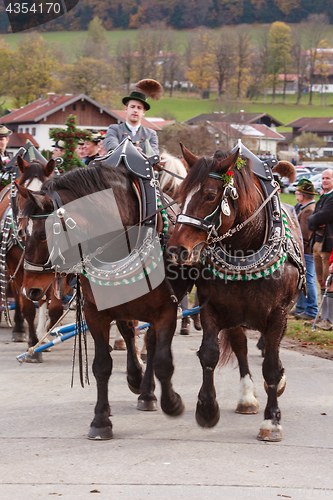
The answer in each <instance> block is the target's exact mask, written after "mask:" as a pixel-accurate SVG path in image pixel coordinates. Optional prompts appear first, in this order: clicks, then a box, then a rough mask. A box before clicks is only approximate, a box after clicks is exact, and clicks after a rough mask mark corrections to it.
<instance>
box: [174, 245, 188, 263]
mask: <svg viewBox="0 0 333 500" xmlns="http://www.w3.org/2000/svg"><path fill="white" fill-rule="evenodd" d="M176 255H177V261H178V263H179V264H186V262H188V260H189V256H190V253H189V251H188V250H187V249H186V248H185V247H179V248H178V249H177V251H176Z"/></svg>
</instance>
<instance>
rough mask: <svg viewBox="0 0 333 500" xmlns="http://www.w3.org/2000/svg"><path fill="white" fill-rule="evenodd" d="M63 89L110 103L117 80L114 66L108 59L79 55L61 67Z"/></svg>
mask: <svg viewBox="0 0 333 500" xmlns="http://www.w3.org/2000/svg"><path fill="white" fill-rule="evenodd" d="M61 76H62V87H63V91H65V92H71V93H82V94H86V95H87V96H89V97H91V98H93V99H96V100H98V101H99V102H101V103H104V104H109V105H110V104H111V103H112V98H113V97H114V96H115V91H114V88H117V81H116V76H115V72H114V68H113V66H112V65H111V64H109V63H108V61H105V60H103V59H97V60H95V59H93V58H90V57H81V58H80V59H79V60H78V61H77V62H76V63H74V64H67V65H65V66H64V67H63V69H62V73H61Z"/></svg>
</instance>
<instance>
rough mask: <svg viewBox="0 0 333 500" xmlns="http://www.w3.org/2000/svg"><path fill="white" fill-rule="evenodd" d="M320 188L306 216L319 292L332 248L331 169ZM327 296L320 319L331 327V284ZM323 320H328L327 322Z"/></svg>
mask: <svg viewBox="0 0 333 500" xmlns="http://www.w3.org/2000/svg"><path fill="white" fill-rule="evenodd" d="M322 188H323V191H324V193H323V194H322V195H321V197H320V198H319V201H318V202H317V203H316V207H315V210H314V212H313V214H312V215H310V216H309V217H308V221H307V224H308V228H309V229H310V230H311V231H313V232H314V237H313V258H314V263H315V268H316V274H317V280H318V281H319V284H320V288H321V294H322V296H323V294H324V290H325V282H326V279H327V277H328V276H329V274H330V272H329V260H330V255H331V252H332V250H333V170H331V169H327V170H325V171H324V172H323V174H322ZM328 292H329V293H328V294H327V298H326V299H325V302H324V303H323V307H322V312H321V319H322V320H323V322H321V323H323V324H320V325H319V326H320V327H321V328H323V327H324V329H332V326H331V325H332V324H333V286H331V287H330V289H329V291H328ZM325 320H328V322H327V321H326V323H325Z"/></svg>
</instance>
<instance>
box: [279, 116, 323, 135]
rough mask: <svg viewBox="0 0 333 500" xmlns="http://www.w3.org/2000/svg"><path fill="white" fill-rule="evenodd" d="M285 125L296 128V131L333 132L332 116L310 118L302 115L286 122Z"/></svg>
mask: <svg viewBox="0 0 333 500" xmlns="http://www.w3.org/2000/svg"><path fill="white" fill-rule="evenodd" d="M286 127H292V128H296V129H297V132H329V133H332V132H333V116H332V117H323V118H312V117H307V116H302V117H301V118H298V119H297V120H294V121H293V122H290V123H288V125H286Z"/></svg>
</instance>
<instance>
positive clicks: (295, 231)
mask: <svg viewBox="0 0 333 500" xmlns="http://www.w3.org/2000/svg"><path fill="white" fill-rule="evenodd" d="M183 153H184V157H185V159H186V161H187V163H188V164H189V166H190V167H191V168H190V171H189V174H188V176H187V177H186V179H185V181H184V182H183V183H182V185H181V188H180V196H181V200H182V208H183V212H182V214H181V215H179V216H178V219H177V222H178V223H177V224H176V226H175V230H174V232H173V235H172V236H171V238H170V241H169V245H170V254H171V255H172V256H173V259H174V261H176V262H178V263H179V264H189V265H193V264H195V263H199V262H202V260H203V259H204V261H205V265H204V266H202V267H201V268H200V270H201V272H200V277H199V279H198V281H197V287H198V294H199V300H200V304H203V303H204V302H205V303H207V301H208V303H207V305H205V307H203V309H202V311H201V320H202V326H203V340H202V344H201V347H200V351H199V358H200V362H201V365H202V369H203V384H202V387H201V389H200V392H199V396H198V404H197V410H196V419H197V422H198V423H199V424H200V425H201V426H203V427H211V426H214V425H216V423H217V422H218V420H219V406H218V403H217V401H216V393H215V388H214V369H215V367H216V365H217V363H218V361H219V345H218V336H219V332H221V331H224V334H225V340H226V342H227V345H228V347H229V349H230V347H231V348H232V350H233V351H234V352H235V354H236V357H237V359H238V363H239V369H240V376H241V398H240V401H239V403H238V406H237V410H236V411H237V412H240V413H256V412H257V411H258V403H257V400H256V397H255V390H254V384H253V382H252V379H251V375H250V371H249V367H248V361H247V339H246V335H245V333H244V329H246V328H248V329H253V330H258V331H259V332H261V333H262V335H263V337H264V341H265V345H266V349H265V357H264V361H263V375H264V379H265V386H266V391H267V394H268V400H267V406H266V409H265V417H264V421H263V423H262V425H261V428H260V432H259V435H258V439H261V440H268V441H279V440H280V439H281V438H282V428H281V425H280V417H281V415H280V410H279V408H278V402H277V396H278V395H280V394H281V393H282V392H283V390H284V387H285V383H286V381H285V375H284V369H283V367H282V364H281V361H280V359H279V344H280V341H281V338H282V336H283V335H284V333H285V330H286V327H287V316H288V311H289V310H290V308H291V306H292V303H293V300H294V299H295V297H297V294H299V291H300V289H301V288H302V286H303V284H304V281H305V280H304V260H303V254H302V250H300V248H301V247H302V246H301V239H300V230H299V226H298V223H297V219H296V218H295V216H294V215H293V213H292V211H290V210H288V208H287V207H284V208H283V213H281V207H280V203H279V199H278V189H279V186H278V185H277V183H276V182H275V181H274V180H273V176H272V173H271V171H270V169H269V168H268V167H267V165H266V167H267V168H266V167H265V165H262V164H261V162H259V163H260V165H259V169H261V177H262V179H261V180H259V178H260V176H258V175H254V173H253V171H252V169H251V162H250V161H249V160H248V159H246V158H243V159H242V160H241V161H238V155H239V151H238V149H236V151H234V152H233V153H223V152H221V151H218V152H216V153H215V155H214V157H213V158H210V157H203V158H197V157H195V156H194V155H193V154H192V153H190V152H189V151H188V150H186V148H184V149H183ZM249 153H250V152H249ZM254 161H255V160H254ZM258 161H259V160H258ZM286 166H287V167H289V165H285V164H284V165H283V164H282V165H281V166H280V167H286ZM273 170H279V165H277V167H275V168H274V169H273ZM280 172H281V170H280ZM265 176H267V178H265ZM265 199H266V201H264V200H265ZM207 233H208V236H207ZM223 355H224V357H226V355H227V353H226V352H224V354H223Z"/></svg>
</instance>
